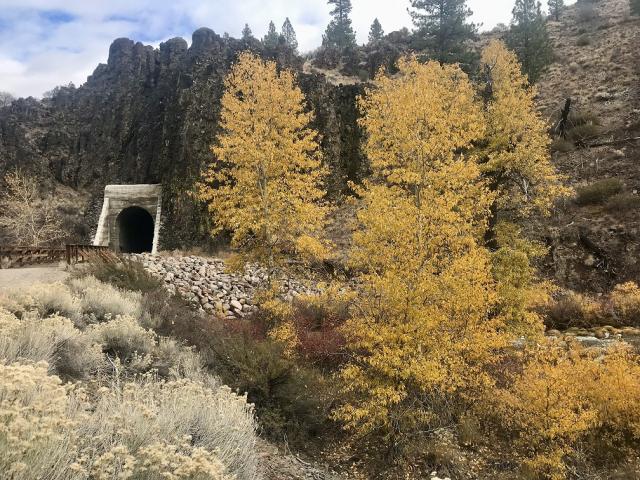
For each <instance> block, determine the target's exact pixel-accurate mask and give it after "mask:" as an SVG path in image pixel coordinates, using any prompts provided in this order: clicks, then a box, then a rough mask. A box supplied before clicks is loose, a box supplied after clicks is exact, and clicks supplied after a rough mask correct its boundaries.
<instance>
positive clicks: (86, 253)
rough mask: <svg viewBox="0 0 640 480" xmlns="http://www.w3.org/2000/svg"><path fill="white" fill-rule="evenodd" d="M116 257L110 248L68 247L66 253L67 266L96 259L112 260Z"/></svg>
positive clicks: (91, 246) (92, 246)
mask: <svg viewBox="0 0 640 480" xmlns="http://www.w3.org/2000/svg"><path fill="white" fill-rule="evenodd" d="M114 256H115V254H114V253H113V252H112V251H111V249H110V248H109V247H98V246H95V245H67V248H66V252H65V257H66V260H67V265H73V264H75V263H84V262H86V261H88V260H90V259H91V258H96V257H98V258H101V259H103V260H112V259H113V258H114Z"/></svg>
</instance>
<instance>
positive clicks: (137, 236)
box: [117, 207, 153, 253]
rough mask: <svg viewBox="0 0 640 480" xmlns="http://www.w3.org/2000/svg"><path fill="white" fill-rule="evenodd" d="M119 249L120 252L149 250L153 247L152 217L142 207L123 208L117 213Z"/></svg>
mask: <svg viewBox="0 0 640 480" xmlns="http://www.w3.org/2000/svg"><path fill="white" fill-rule="evenodd" d="M117 221H118V230H119V234H120V251H121V252H122V253H143V252H151V250H152V248H153V217H152V216H151V214H150V213H149V212H147V211H146V210H145V209H144V208H140V207H129V208H125V209H124V210H122V212H120V214H119V215H118V220H117Z"/></svg>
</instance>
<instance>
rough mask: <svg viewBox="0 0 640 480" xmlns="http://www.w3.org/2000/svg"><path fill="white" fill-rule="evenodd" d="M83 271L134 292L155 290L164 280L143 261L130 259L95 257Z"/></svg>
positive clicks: (102, 280)
mask: <svg viewBox="0 0 640 480" xmlns="http://www.w3.org/2000/svg"><path fill="white" fill-rule="evenodd" d="M83 273H85V274H88V275H92V276H94V277H96V278H97V279H98V280H100V281H101V282H104V283H109V284H111V285H114V286H115V287H117V288H120V289H122V290H132V291H134V292H153V291H154V290H157V289H158V288H160V287H161V286H162V282H161V281H160V280H159V279H157V278H155V277H154V276H153V275H151V274H150V273H149V272H147V270H145V268H144V266H143V265H142V263H140V262H137V261H135V260H129V259H119V260H104V259H101V258H94V259H92V261H91V262H89V263H87V264H86V265H85V267H84V269H83Z"/></svg>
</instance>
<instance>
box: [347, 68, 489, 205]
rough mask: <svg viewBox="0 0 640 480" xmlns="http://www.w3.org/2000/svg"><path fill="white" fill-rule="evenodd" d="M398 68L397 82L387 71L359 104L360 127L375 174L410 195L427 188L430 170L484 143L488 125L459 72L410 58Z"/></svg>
mask: <svg viewBox="0 0 640 480" xmlns="http://www.w3.org/2000/svg"><path fill="white" fill-rule="evenodd" d="M398 68H399V70H400V75H399V76H396V77H388V76H386V75H384V72H383V71H381V72H380V74H378V76H377V77H376V79H375V82H374V85H373V87H372V88H369V89H367V91H366V94H365V95H364V96H363V97H361V98H360V99H359V102H358V103H359V107H360V110H361V111H362V112H366V115H365V116H364V117H362V118H361V120H360V124H361V126H362V127H363V128H365V129H366V131H367V141H366V145H365V151H366V154H367V157H368V158H369V161H370V162H371V167H372V170H373V173H374V175H375V176H377V177H379V178H382V179H384V180H385V181H386V182H387V183H388V184H389V185H399V186H402V187H403V188H406V189H409V190H410V189H411V188H412V187H413V186H416V185H424V184H426V183H427V181H426V179H425V178H424V176H425V175H428V174H429V172H430V169H432V168H438V167H439V166H440V165H442V164H447V163H449V162H450V161H451V160H453V159H454V156H455V153H456V152H457V151H458V150H459V149H461V148H465V147H469V145H470V144H471V142H472V141H474V140H477V139H479V138H481V137H482V135H483V133H484V121H483V118H482V112H481V109H480V107H479V105H478V104H477V103H476V102H475V99H474V91H473V87H472V85H471V84H470V82H469V80H468V78H467V76H466V75H465V74H464V72H462V70H461V69H460V68H459V67H457V66H454V65H444V66H440V64H439V63H438V62H429V63H427V64H426V65H425V64H422V63H420V62H418V60H417V59H416V58H415V57H407V58H402V59H400V60H399V62H398ZM424 200H425V201H431V200H432V199H431V198H430V197H425V198H424Z"/></svg>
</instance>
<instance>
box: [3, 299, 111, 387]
mask: <svg viewBox="0 0 640 480" xmlns="http://www.w3.org/2000/svg"><path fill="white" fill-rule="evenodd" d="M0 331H2V336H1V337H0V361H4V362H8V363H11V362H16V361H22V362H24V361H27V362H47V363H48V364H49V366H50V369H51V371H52V372H53V373H56V374H58V375H61V376H63V377H65V378H70V379H74V380H83V379H86V378H88V376H89V375H90V374H93V373H96V372H98V371H99V370H100V369H101V367H102V360H103V359H102V355H101V352H100V349H99V348H96V346H95V345H93V344H92V343H91V342H90V341H89V339H88V338H87V337H85V336H83V335H82V333H81V332H80V331H79V330H77V329H76V328H75V327H74V325H73V323H72V322H71V321H70V320H69V319H67V318H64V317H59V316H54V317H47V318H40V317H38V316H37V315H34V314H30V315H27V316H24V317H23V318H21V319H18V318H17V317H16V316H15V315H13V314H11V313H9V312H7V311H3V310H2V309H0Z"/></svg>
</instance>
